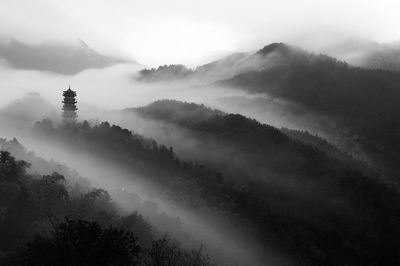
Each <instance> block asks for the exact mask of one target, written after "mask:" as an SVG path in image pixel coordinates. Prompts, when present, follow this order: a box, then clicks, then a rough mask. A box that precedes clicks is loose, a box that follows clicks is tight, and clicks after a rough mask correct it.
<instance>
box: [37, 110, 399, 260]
mask: <svg viewBox="0 0 400 266" xmlns="http://www.w3.org/2000/svg"><path fill="white" fill-rule="evenodd" d="M187 126H188V127H190V128H191V129H193V130H195V131H197V132H200V133H199V134H204V135H206V134H210V135H212V136H213V137H215V138H217V139H219V140H220V141H222V142H224V141H225V142H227V143H230V144H232V143H237V145H238V147H237V149H238V151H239V152H240V150H242V151H243V150H246V151H247V153H246V154H247V156H249V158H251V159H249V160H248V161H252V160H253V157H254V158H257V157H258V156H259V155H260V154H263V153H264V152H266V155H264V157H260V158H261V160H260V161H259V162H256V163H261V162H263V163H266V164H267V165H269V166H270V167H274V166H276V169H275V168H274V170H275V171H273V172H272V173H270V174H269V175H266V174H265V173H262V172H261V173H258V172H256V171H255V172H254V173H253V174H254V176H253V177H252V178H251V179H249V178H247V177H245V176H242V177H240V176H237V177H236V178H231V176H230V174H229V173H227V171H226V169H223V168H221V170H220V169H219V168H218V166H215V168H214V167H209V166H207V165H203V164H199V163H196V162H190V161H184V160H181V159H179V158H178V157H177V155H176V154H175V153H174V151H173V149H172V148H167V147H165V146H163V145H159V144H157V143H156V142H155V141H154V140H151V139H146V138H144V137H141V136H139V135H135V134H133V133H132V132H130V131H128V130H126V129H122V128H120V127H119V126H115V125H113V126H111V125H110V124H108V123H107V122H104V123H102V124H100V125H96V126H90V125H89V124H88V123H86V122H84V123H82V124H77V125H76V126H74V127H71V128H63V127H60V128H57V127H54V126H52V124H51V123H49V122H48V121H43V122H40V123H37V125H36V131H37V132H40V135H41V136H46V138H48V139H49V138H51V139H53V140H55V141H59V142H65V143H68V144H69V145H71V146H72V147H74V149H79V150H82V149H83V150H85V151H86V152H89V153H93V154H97V155H99V156H101V157H103V158H107V159H108V160H111V161H113V162H115V164H116V165H119V166H120V167H123V168H125V169H128V170H130V171H133V172H136V173H137V172H140V173H142V174H143V175H144V176H146V179H147V181H148V182H151V183H153V184H156V185H158V186H159V187H162V190H160V193H159V195H162V196H160V197H163V198H165V199H167V200H168V201H173V202H175V203H177V204H178V205H180V206H183V207H185V208H188V209H193V208H196V209H201V210H202V212H203V215H206V216H210V217H214V218H216V217H217V218H218V219H222V221H223V222H224V227H230V228H240V229H241V230H242V231H241V232H243V233H244V234H246V233H249V234H252V235H253V236H254V237H255V238H257V239H258V240H259V241H260V242H261V243H263V244H262V245H264V246H265V247H266V246H269V245H273V246H274V247H275V248H276V249H278V250H281V251H282V252H284V253H285V254H286V255H287V256H290V257H292V258H294V259H296V260H298V261H302V262H304V263H306V264H314V265H315V264H324V265H343V264H350V265H366V264H367V265H372V264H380V265H381V264H385V265H396V264H398V262H399V258H398V257H397V255H396V254H399V252H398V248H399V246H400V245H399V243H398V239H399V236H398V230H397V228H398V224H399V222H400V219H399V215H400V213H399V211H398V210H399V206H398V204H400V203H399V202H400V201H399V199H400V195H399V192H398V188H397V187H396V186H393V185H390V184H387V183H385V182H384V181H382V180H380V179H379V178H377V177H371V176H367V175H365V174H363V173H362V172H360V171H358V170H355V169H352V168H351V165H346V164H345V163H343V162H340V160H337V159H334V158H331V157H330V156H329V155H327V154H324V153H323V152H321V151H319V150H318V149H317V148H316V147H313V146H311V145H305V144H302V143H301V142H298V141H294V140H292V139H291V138H289V137H288V136H287V135H285V134H283V133H281V132H280V131H279V130H278V129H275V128H272V127H270V126H266V125H261V124H259V123H258V122H256V121H254V120H249V119H246V118H245V117H242V116H240V115H225V116H221V115H218V114H217V115H211V117H210V118H208V119H206V120H204V121H201V120H200V122H199V123H198V124H196V123H188V125H187ZM268 151H270V152H268ZM272 154H273V155H274V156H272ZM269 163H270V164H269ZM285 165H286V167H285ZM278 166H279V167H278ZM289 166H290V167H289ZM243 172H244V173H245V174H247V175H249V173H250V172H245V171H243ZM225 173H226V175H225ZM245 174H244V175H245ZM243 225H245V226H243ZM245 228H247V230H246V229H245ZM221 230H227V229H226V228H225V229H223V228H221Z"/></svg>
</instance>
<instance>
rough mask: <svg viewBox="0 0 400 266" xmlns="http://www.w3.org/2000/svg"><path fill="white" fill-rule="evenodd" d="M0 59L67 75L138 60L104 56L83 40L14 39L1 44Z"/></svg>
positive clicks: (24, 66)
mask: <svg viewBox="0 0 400 266" xmlns="http://www.w3.org/2000/svg"><path fill="white" fill-rule="evenodd" d="M0 59H5V60H6V62H7V63H8V65H9V66H11V67H12V68H15V69H28V70H31V69H32V70H39V71H50V72H54V73H59V74H64V75H73V74H77V73H79V72H81V71H83V70H85V69H90V68H97V69H100V68H106V67H109V66H112V65H115V64H119V63H126V62H131V63H136V62H135V61H134V60H124V59H118V58H114V57H110V56H105V55H102V54H100V53H98V52H97V51H95V50H94V49H92V48H91V47H90V46H88V45H87V44H86V43H85V42H84V41H83V40H81V39H74V40H73V41H71V40H68V41H63V40H52V41H47V42H44V43H40V44H26V43H23V42H21V41H19V40H17V39H15V38H11V39H10V40H9V42H8V43H0Z"/></svg>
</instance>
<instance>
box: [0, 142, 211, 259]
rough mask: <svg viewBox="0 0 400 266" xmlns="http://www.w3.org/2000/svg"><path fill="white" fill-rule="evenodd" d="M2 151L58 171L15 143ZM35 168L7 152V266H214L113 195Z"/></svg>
mask: <svg viewBox="0 0 400 266" xmlns="http://www.w3.org/2000/svg"><path fill="white" fill-rule="evenodd" d="M0 144H1V147H2V148H6V147H7V149H11V150H13V152H17V153H19V155H20V156H23V155H24V154H25V156H27V157H29V158H31V159H34V164H35V165H36V166H38V165H42V166H44V165H45V164H48V165H55V163H54V162H46V161H45V160H43V159H41V158H39V157H36V156H34V155H33V154H32V153H24V150H23V147H22V146H21V145H20V144H19V143H18V142H17V141H16V140H13V141H11V142H7V141H5V140H1V143H0ZM18 150H19V152H18ZM30 167H31V164H30V163H28V162H26V161H22V160H17V159H16V158H15V157H13V155H11V154H10V153H9V152H8V151H4V150H2V151H1V153H0V191H1V196H0V210H1V213H0V214H1V216H0V235H1V236H2V241H1V242H0V243H1V244H0V264H1V265H56V264H57V265H110V264H112V265H149V266H150V265H154V266H155V265H166V263H172V264H170V265H182V266H183V265H193V266H194V265H198V266H205V265H212V264H211V263H210V262H209V259H208V257H207V256H206V255H203V252H202V250H201V248H200V249H198V250H192V251H190V250H189V251H187V250H185V249H182V248H181V247H180V246H179V244H177V242H176V241H175V240H173V239H171V238H170V237H168V236H166V235H164V236H162V235H160V233H158V232H157V230H155V229H154V227H153V226H152V225H151V224H150V223H149V222H148V220H147V219H145V218H144V217H143V216H142V215H140V214H139V213H137V212H132V213H124V212H121V210H120V208H119V206H118V204H116V203H115V202H114V201H113V199H112V198H111V197H110V195H109V194H108V192H107V191H105V190H103V189H97V188H92V187H90V186H88V185H87V181H86V183H85V182H83V181H82V180H80V182H78V180H77V179H75V180H74V179H72V180H70V179H69V177H68V179H66V178H65V177H64V176H63V175H61V174H59V173H57V172H53V173H52V174H50V175H40V174H38V173H37V172H35V173H34V174H28V172H27V170H29V168H30ZM58 167H61V168H62V169H64V171H65V172H67V173H70V174H71V173H73V172H72V171H70V170H68V169H67V168H66V167H62V166H60V165H58ZM80 179H82V177H80ZM74 181H75V183H74ZM82 184H86V185H87V186H86V187H85V186H84V185H82Z"/></svg>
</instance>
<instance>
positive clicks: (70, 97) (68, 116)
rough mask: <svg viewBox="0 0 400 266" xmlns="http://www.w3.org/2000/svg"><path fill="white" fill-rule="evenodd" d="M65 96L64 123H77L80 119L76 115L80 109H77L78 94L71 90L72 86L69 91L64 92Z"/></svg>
mask: <svg viewBox="0 0 400 266" xmlns="http://www.w3.org/2000/svg"><path fill="white" fill-rule="evenodd" d="M63 96H64V100H63V101H62V103H63V104H64V105H63V108H62V109H63V114H62V117H63V122H64V123H65V124H70V123H75V122H76V118H77V117H78V116H77V114H76V110H78V108H76V103H77V101H76V100H75V97H76V92H75V91H73V90H71V86H69V88H68V90H66V91H63Z"/></svg>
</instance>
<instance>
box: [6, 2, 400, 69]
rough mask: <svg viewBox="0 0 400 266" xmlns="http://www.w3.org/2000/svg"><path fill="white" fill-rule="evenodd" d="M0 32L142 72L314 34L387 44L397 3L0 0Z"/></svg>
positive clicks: (398, 16) (395, 29) (395, 34)
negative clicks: (126, 62)
mask: <svg viewBox="0 0 400 266" xmlns="http://www.w3.org/2000/svg"><path fill="white" fill-rule="evenodd" d="M0 25H1V27H0V35H3V36H8V37H15V38H17V39H20V40H23V41H26V42H34V43H39V42H43V41H47V40H52V39H62V40H74V39H76V38H81V39H83V40H84V41H86V42H87V43H88V44H89V46H91V47H93V48H94V49H95V50H97V51H100V52H102V53H106V54H113V55H123V56H129V57H131V58H134V59H136V60H137V61H139V62H140V63H142V64H145V65H148V66H156V65H159V64H171V63H183V64H188V65H190V66H194V65H198V64H201V63H205V62H208V61H209V60H211V59H214V58H216V57H219V56H222V55H226V54H229V53H231V52H235V51H247V50H253V49H259V48H261V47H262V46H264V45H265V44H267V43H269V42H273V41H289V42H290V41H292V40H294V39H296V38H298V37H299V38H300V37H302V36H303V35H305V34H310V33H315V32H332V33H335V34H337V33H340V34H346V35H352V36H353V35H354V36H357V37H364V38H370V39H373V40H375V41H379V42H386V41H394V40H397V39H400V1H398V0H397V1H396V0H379V1H378V0H364V1H361V0H326V1H323V0H297V1H295V0H273V1H271V0H199V1H190V0H159V1H156V0H34V1H33V0H0Z"/></svg>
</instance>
